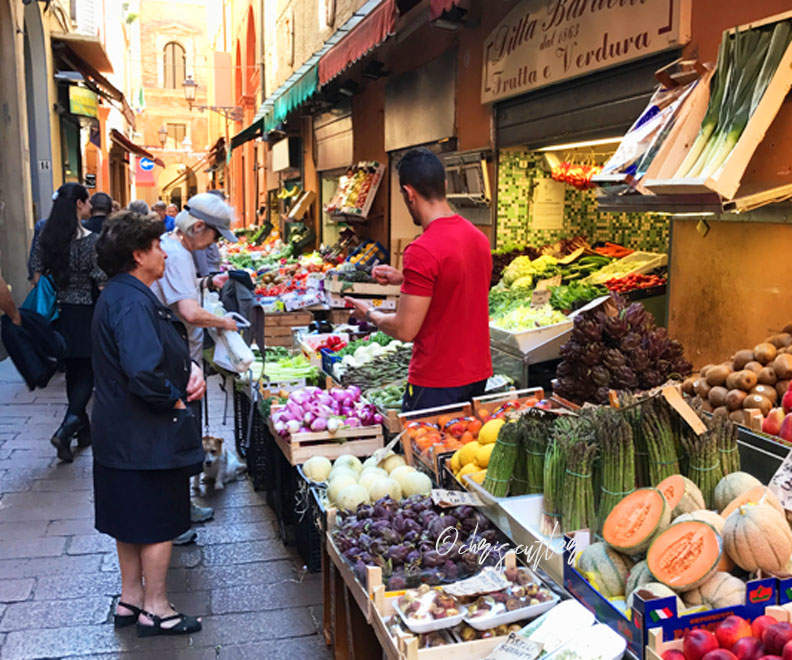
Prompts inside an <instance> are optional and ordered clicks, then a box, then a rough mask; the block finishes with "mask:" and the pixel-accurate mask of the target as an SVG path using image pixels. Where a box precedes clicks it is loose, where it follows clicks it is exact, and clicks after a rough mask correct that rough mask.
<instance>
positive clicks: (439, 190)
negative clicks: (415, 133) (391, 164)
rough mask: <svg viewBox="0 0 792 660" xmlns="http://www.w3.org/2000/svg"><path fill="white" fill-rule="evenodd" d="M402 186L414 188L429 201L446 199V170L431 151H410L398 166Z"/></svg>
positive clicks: (424, 149) (422, 149) (421, 149)
mask: <svg viewBox="0 0 792 660" xmlns="http://www.w3.org/2000/svg"><path fill="white" fill-rule="evenodd" d="M396 170H397V171H398V173H399V185H400V186H412V187H413V188H415V192H417V193H418V194H419V195H420V196H421V197H423V198H424V199H427V200H440V199H445V194H446V178H445V168H444V167H443V163H441V162H440V159H439V158H438V157H437V156H435V155H434V154H433V153H432V152H431V151H429V149H426V148H424V147H421V148H419V149H410V151H408V152H407V153H406V154H404V156H402V158H401V160H400V161H399V164H398V165H397V166H396Z"/></svg>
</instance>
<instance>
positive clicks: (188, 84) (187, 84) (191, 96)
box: [182, 76, 198, 110]
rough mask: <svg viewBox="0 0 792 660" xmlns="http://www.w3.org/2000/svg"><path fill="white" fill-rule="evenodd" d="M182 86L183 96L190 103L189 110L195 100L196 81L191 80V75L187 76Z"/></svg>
mask: <svg viewBox="0 0 792 660" xmlns="http://www.w3.org/2000/svg"><path fill="white" fill-rule="evenodd" d="M182 87H183V88H184V98H185V100H186V101H187V103H188V104H189V105H190V110H192V106H193V103H194V102H195V92H196V91H198V83H197V82H195V81H194V80H193V77H192V76H187V77H186V78H185V79H184V82H183V83H182Z"/></svg>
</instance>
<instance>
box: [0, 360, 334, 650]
mask: <svg viewBox="0 0 792 660" xmlns="http://www.w3.org/2000/svg"><path fill="white" fill-rule="evenodd" d="M209 401H210V418H211V420H212V429H211V431H212V433H213V434H215V435H222V436H224V437H225V438H226V439H227V441H228V446H231V447H232V446H233V419H232V414H231V412H232V411H231V406H230V405H229V418H228V420H227V424H226V425H225V426H223V425H222V420H223V407H224V394H223V393H222V392H221V391H220V390H219V388H218V377H216V376H215V377H213V378H211V379H210V393H209ZM64 409H65V391H64V383H63V377H62V375H58V376H57V377H56V378H54V379H53V381H52V382H51V383H50V385H49V387H48V388H47V389H46V390H36V391H34V392H29V391H28V390H27V388H26V387H25V385H24V384H23V382H22V380H21V379H20V378H19V376H18V374H17V373H16V371H15V370H14V368H13V366H12V365H11V364H10V361H9V360H6V361H4V362H2V363H0V658H2V660H26V659H33V658H85V659H87V658H92V659H94V658H95V659H99V658H101V659H109V658H129V659H132V658H140V659H143V658H153V657H160V658H190V659H199V658H200V659H204V658H207V659H208V658H223V659H225V658H257V659H259V658H261V659H264V658H266V659H267V660H281V659H283V660H285V659H287V658H288V659H293V658H306V659H308V658H310V659H311V660H313V659H316V658H325V657H329V654H328V653H327V651H326V650H325V645H324V641H323V639H322V637H321V582H320V576H319V574H305V575H304V574H303V572H302V564H301V562H300V560H299V557H298V556H297V554H296V552H295V551H294V549H293V548H287V547H286V546H284V545H283V543H282V542H281V541H280V539H279V538H278V536H277V533H276V527H275V518H274V514H273V513H272V511H271V510H270V508H269V507H268V506H267V505H266V504H265V503H264V500H263V497H261V496H260V495H259V494H258V493H256V492H254V491H253V488H252V487H251V485H250V482H249V481H247V480H243V481H240V482H237V483H233V484H229V485H228V486H227V487H226V489H225V491H220V493H218V494H214V493H210V494H209V495H208V496H206V497H203V498H201V499H200V500H199V501H200V502H201V503H202V504H204V505H210V506H212V507H214V509H215V518H214V520H212V521H210V522H208V523H205V524H203V525H197V526H196V529H197V530H198V541H197V543H195V544H193V545H190V546H186V547H182V548H174V554H173V559H172V563H171V571H170V573H169V576H168V582H169V590H170V595H171V600H172V601H173V603H174V605H175V606H176V608H177V610H180V611H184V612H187V613H189V614H195V615H201V616H203V622H204V628H203V631H201V632H200V633H198V634H196V635H193V636H184V637H159V638H154V639H138V638H137V636H136V633H135V629H134V627H131V628H127V629H124V630H121V631H118V632H116V631H115V630H114V628H113V624H112V612H113V608H114V604H115V601H116V599H117V598H118V594H119V593H120V590H121V581H120V575H119V572H118V564H117V560H116V554H115V546H114V542H113V541H112V539H110V538H109V537H107V536H103V535H100V534H99V533H97V532H96V531H95V530H94V529H93V503H92V497H93V492H92V481H91V452H90V450H75V460H74V463H72V464H70V465H68V464H60V463H59V461H58V460H57V459H56V458H55V452H54V449H53V448H52V446H51V445H50V443H49V437H50V435H51V433H52V432H53V431H54V430H55V428H57V426H58V424H59V423H60V419H61V417H62V415H63V413H64Z"/></svg>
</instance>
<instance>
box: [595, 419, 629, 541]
mask: <svg viewBox="0 0 792 660" xmlns="http://www.w3.org/2000/svg"><path fill="white" fill-rule="evenodd" d="M597 441H598V442H599V446H600V453H599V459H600V466H601V471H602V476H601V479H600V492H601V495H600V500H599V506H598V508H597V511H598V525H597V529H599V530H601V529H602V525H603V524H604V523H605V519H606V518H607V517H608V514H609V513H610V512H611V511H612V510H613V508H614V507H615V506H616V505H617V504H618V503H619V502H620V501H621V500H622V498H624V497H625V496H626V495H628V494H629V493H631V492H632V491H633V490H635V449H634V446H633V433H632V426H631V425H630V422H629V421H628V419H627V415H626V414H625V413H623V412H620V411H618V410H615V409H613V408H603V409H602V411H601V413H600V414H599V425H598V431H597Z"/></svg>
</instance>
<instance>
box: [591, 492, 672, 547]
mask: <svg viewBox="0 0 792 660" xmlns="http://www.w3.org/2000/svg"><path fill="white" fill-rule="evenodd" d="M670 522H671V508H670V507H669V506H668V505H667V504H666V499H665V497H664V496H663V494H662V493H661V492H660V491H659V490H657V488H639V489H638V490H635V491H633V492H632V493H630V494H629V495H627V496H626V497H625V498H624V499H622V500H621V502H619V503H618V504H617V505H616V506H615V507H613V510H612V511H611V512H610V513H609V514H608V517H607V518H606V519H605V524H604V525H603V527H602V537H603V538H604V539H605V542H606V543H607V544H608V545H609V546H610V547H612V548H613V549H614V550H618V551H619V552H622V553H624V554H626V555H634V554H638V553H639V552H643V551H644V550H646V549H647V548H648V547H649V545H650V544H651V543H652V540H653V539H654V538H655V537H656V536H657V535H658V534H660V533H661V532H662V531H663V530H665V529H666V528H667V527H668V525H669V524H670Z"/></svg>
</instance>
